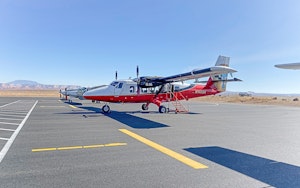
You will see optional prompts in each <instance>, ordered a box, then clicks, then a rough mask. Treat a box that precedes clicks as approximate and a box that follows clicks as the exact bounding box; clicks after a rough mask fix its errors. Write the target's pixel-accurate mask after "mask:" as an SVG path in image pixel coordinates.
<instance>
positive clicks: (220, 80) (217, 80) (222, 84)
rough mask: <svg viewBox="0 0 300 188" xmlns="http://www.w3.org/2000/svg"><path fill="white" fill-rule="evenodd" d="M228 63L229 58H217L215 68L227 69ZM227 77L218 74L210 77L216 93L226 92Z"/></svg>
mask: <svg viewBox="0 0 300 188" xmlns="http://www.w3.org/2000/svg"><path fill="white" fill-rule="evenodd" d="M229 61H230V57H225V56H219V57H218V60H217V62H216V66H226V67H229ZM227 76H228V74H219V75H215V76H211V79H212V81H213V82H214V86H215V87H216V89H217V90H218V91H220V92H223V91H225V90H226V83H227V81H226V80H227Z"/></svg>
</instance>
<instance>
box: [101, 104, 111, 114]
mask: <svg viewBox="0 0 300 188" xmlns="http://www.w3.org/2000/svg"><path fill="white" fill-rule="evenodd" d="M102 112H103V113H105V114H107V113H109V112H110V107H109V106H108V105H104V106H103V107H102Z"/></svg>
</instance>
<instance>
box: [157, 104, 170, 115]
mask: <svg viewBox="0 0 300 188" xmlns="http://www.w3.org/2000/svg"><path fill="white" fill-rule="evenodd" d="M158 111H159V113H167V112H169V109H168V108H166V107H165V106H163V105H161V106H160V107H159V108H158Z"/></svg>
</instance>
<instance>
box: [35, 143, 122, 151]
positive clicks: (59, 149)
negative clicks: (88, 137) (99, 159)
mask: <svg viewBox="0 0 300 188" xmlns="http://www.w3.org/2000/svg"><path fill="white" fill-rule="evenodd" d="M125 145H127V143H109V144H97V145H87V146H66V147H58V148H36V149H32V150H31V151H32V152H42V151H63V150H74V149H92V148H101V147H113V146H125Z"/></svg>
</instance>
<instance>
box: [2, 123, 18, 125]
mask: <svg viewBox="0 0 300 188" xmlns="http://www.w3.org/2000/svg"><path fill="white" fill-rule="evenodd" d="M0 124H5V125H19V123H8V122H0Z"/></svg>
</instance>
